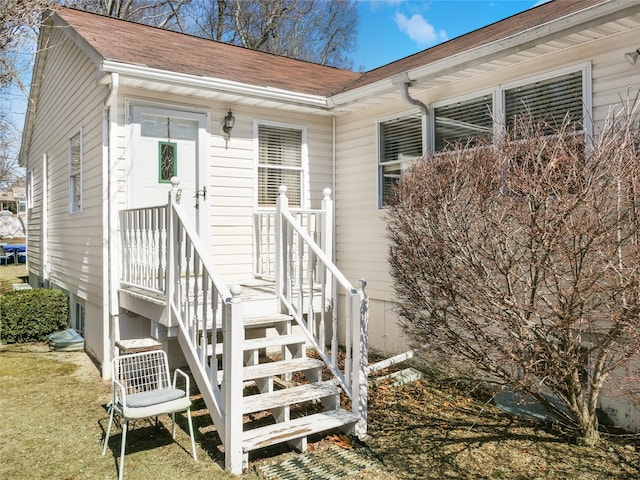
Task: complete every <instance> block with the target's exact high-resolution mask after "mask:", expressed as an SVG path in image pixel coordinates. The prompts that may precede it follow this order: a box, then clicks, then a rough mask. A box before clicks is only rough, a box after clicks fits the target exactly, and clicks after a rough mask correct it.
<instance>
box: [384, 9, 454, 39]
mask: <svg viewBox="0 0 640 480" xmlns="http://www.w3.org/2000/svg"><path fill="white" fill-rule="evenodd" d="M393 19H394V20H395V22H396V25H397V26H398V28H399V29H400V31H401V32H403V33H406V34H407V35H408V36H409V38H410V39H411V40H413V41H414V42H416V44H417V45H418V46H419V47H424V46H427V45H433V44H436V43H439V42H443V41H445V40H447V39H448V37H447V32H445V31H444V30H439V31H436V29H435V28H434V27H433V25H431V24H430V23H429V22H428V21H427V20H425V18H424V17H423V16H422V15H419V14H417V13H416V14H414V15H413V16H412V17H411V18H408V17H407V16H406V15H405V14H404V13H399V12H397V13H396V14H395V15H394V17H393Z"/></svg>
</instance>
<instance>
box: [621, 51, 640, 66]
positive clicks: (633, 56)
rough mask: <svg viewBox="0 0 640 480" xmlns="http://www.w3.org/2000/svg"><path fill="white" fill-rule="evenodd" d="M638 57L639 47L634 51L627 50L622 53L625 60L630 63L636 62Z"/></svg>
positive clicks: (639, 55) (639, 53)
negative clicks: (627, 51)
mask: <svg viewBox="0 0 640 480" xmlns="http://www.w3.org/2000/svg"><path fill="white" fill-rule="evenodd" d="M638 57H640V48H636V51H635V52H629V53H625V54H624V58H626V59H627V62H629V63H630V64H631V65H635V64H636V61H637V60H638Z"/></svg>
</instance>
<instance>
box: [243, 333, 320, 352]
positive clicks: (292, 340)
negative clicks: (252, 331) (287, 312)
mask: <svg viewBox="0 0 640 480" xmlns="http://www.w3.org/2000/svg"><path fill="white" fill-rule="evenodd" d="M305 343H307V338H306V337H305V336H303V335H276V336H274V337H263V338H253V339H249V340H245V341H244V343H243V345H242V348H243V349H244V350H258V349H261V348H271V347H281V346H284V345H295V344H301V345H304V344H305Z"/></svg>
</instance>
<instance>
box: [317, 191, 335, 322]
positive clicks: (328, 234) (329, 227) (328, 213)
mask: <svg viewBox="0 0 640 480" xmlns="http://www.w3.org/2000/svg"><path fill="white" fill-rule="evenodd" d="M322 194H323V199H322V211H323V225H322V245H320V247H321V248H322V251H323V252H324V253H325V254H326V255H327V257H328V258H329V261H330V262H331V263H333V200H331V189H330V188H325V189H324V190H323V191H322ZM332 278H333V276H332V275H331V272H329V271H327V272H326V275H325V291H326V292H328V294H329V296H330V298H329V301H333V300H334V299H335V297H336V292H335V291H334V290H335V289H334V288H333V281H332ZM336 313H337V312H336Z"/></svg>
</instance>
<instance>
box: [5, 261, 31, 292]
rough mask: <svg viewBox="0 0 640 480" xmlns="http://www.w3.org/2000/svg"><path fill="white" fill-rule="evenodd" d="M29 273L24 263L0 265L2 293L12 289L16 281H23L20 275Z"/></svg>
mask: <svg viewBox="0 0 640 480" xmlns="http://www.w3.org/2000/svg"><path fill="white" fill-rule="evenodd" d="M26 275H28V273H27V267H26V265H25V264H24V263H18V264H14V263H10V264H8V265H0V295H2V294H3V293H6V292H8V291H10V290H11V288H12V285H13V284H14V283H22V279H21V278H20V277H24V276H26Z"/></svg>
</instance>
